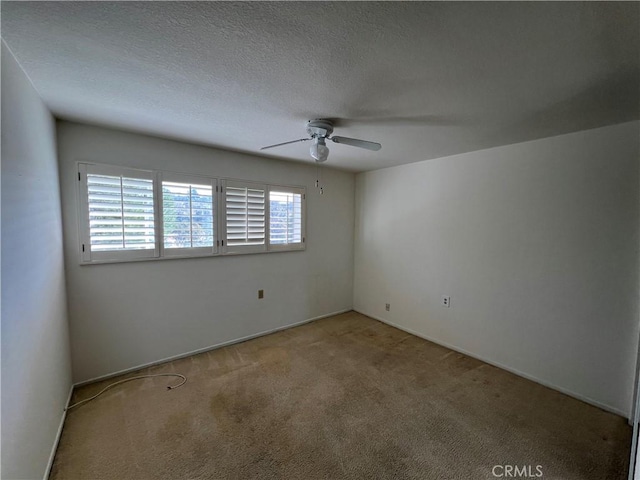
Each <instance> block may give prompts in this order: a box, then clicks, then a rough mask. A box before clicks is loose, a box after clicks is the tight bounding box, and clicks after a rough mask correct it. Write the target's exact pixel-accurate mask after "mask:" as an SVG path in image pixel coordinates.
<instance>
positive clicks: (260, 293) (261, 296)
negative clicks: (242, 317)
mask: <svg viewBox="0 0 640 480" xmlns="http://www.w3.org/2000/svg"><path fill="white" fill-rule="evenodd" d="M258 298H264V290H258Z"/></svg>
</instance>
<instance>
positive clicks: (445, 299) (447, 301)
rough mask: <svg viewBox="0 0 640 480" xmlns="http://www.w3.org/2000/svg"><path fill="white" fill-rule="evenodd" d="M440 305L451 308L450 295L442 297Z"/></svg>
mask: <svg viewBox="0 0 640 480" xmlns="http://www.w3.org/2000/svg"><path fill="white" fill-rule="evenodd" d="M440 305H442V306H443V307H447V308H449V307H450V306H451V297H450V296H449V295H442V299H441V300H440Z"/></svg>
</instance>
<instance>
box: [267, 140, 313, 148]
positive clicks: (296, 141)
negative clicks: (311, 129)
mask: <svg viewBox="0 0 640 480" xmlns="http://www.w3.org/2000/svg"><path fill="white" fill-rule="evenodd" d="M307 140H311V139H310V138H301V139H300V140H291V141H290V142H284V143H276V144H275V145H269V146H268V147H262V148H261V149H260V150H266V149H267V148H274V147H281V146H282V145H289V144H290V143H298V142H306V141H307Z"/></svg>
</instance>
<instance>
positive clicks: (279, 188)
mask: <svg viewBox="0 0 640 480" xmlns="http://www.w3.org/2000/svg"><path fill="white" fill-rule="evenodd" d="M272 191H276V192H284V193H293V194H299V195H300V202H301V205H300V208H301V212H300V216H301V218H300V220H301V225H300V242H298V243H284V244H282V243H277V244H272V243H271V192H272ZM267 203H268V204H269V217H268V218H267V233H268V235H267V245H268V246H267V248H268V250H269V251H271V252H286V251H290V250H304V249H305V247H306V219H307V212H306V206H307V194H306V189H305V188H304V187H291V186H286V185H268V186H267Z"/></svg>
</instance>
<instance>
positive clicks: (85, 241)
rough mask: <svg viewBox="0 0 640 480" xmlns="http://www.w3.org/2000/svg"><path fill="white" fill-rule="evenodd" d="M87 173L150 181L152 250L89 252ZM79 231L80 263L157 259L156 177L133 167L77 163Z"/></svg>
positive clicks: (157, 211) (151, 172)
mask: <svg viewBox="0 0 640 480" xmlns="http://www.w3.org/2000/svg"><path fill="white" fill-rule="evenodd" d="M87 174H95V175H108V176H114V177H118V176H125V177H129V178H139V179H142V180H151V181H152V185H153V193H154V198H153V204H154V212H153V222H154V244H155V245H154V248H153V249H151V248H149V249H140V250H103V251H92V250H91V233H90V224H89V190H88V185H87ZM78 184H79V188H78V192H79V198H78V203H79V206H80V208H79V209H78V228H79V231H80V232H79V233H80V235H79V237H80V244H79V247H80V258H81V262H82V263H95V262H110V261H130V260H139V259H152V258H157V257H158V256H159V254H160V249H159V242H160V239H159V237H158V228H157V227H158V221H159V218H158V216H159V210H158V208H157V205H158V181H157V178H156V174H155V172H153V171H150V170H138V169H135V168H125V167H116V166H112V165H97V164H94V163H78Z"/></svg>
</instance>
